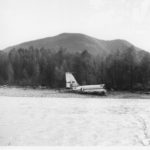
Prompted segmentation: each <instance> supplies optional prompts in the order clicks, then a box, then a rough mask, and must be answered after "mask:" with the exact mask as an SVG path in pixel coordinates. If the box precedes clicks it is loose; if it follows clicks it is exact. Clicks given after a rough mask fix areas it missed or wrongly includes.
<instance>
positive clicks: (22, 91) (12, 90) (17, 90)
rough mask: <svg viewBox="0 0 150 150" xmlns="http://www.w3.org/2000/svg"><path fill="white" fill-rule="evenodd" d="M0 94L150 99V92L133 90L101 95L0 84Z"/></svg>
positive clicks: (13, 95) (12, 95)
mask: <svg viewBox="0 0 150 150" xmlns="http://www.w3.org/2000/svg"><path fill="white" fill-rule="evenodd" d="M0 96H8V97H60V98H71V97H72V98H126V99H128V98H134V99H135V98H138V99H139V98H141V99H150V92H149V93H148V92H147V93H143V92H142V93H141V92H136V93H131V92H116V91H115V92H108V94H107V96H99V95H85V94H78V93H71V92H67V91H66V90H63V89H57V90H54V89H47V88H35V89H33V88H31V87H24V88H22V87H15V86H12V87H8V86H0Z"/></svg>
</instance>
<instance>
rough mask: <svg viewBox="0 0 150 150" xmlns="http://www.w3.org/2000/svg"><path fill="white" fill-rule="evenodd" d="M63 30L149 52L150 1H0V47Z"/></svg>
mask: <svg viewBox="0 0 150 150" xmlns="http://www.w3.org/2000/svg"><path fill="white" fill-rule="evenodd" d="M64 32H71V33H83V34H87V35H89V36H93V37H96V38H99V39H104V40H112V39H125V40H127V41H129V42H131V43H133V44H134V45H136V46H138V47H140V48H142V49H145V50H148V51H150V0H0V49H4V48H6V47H8V46H12V45H16V44H19V43H22V42H25V41H30V40H35V39H40V38H44V37H50V36H55V35H57V34H60V33H64Z"/></svg>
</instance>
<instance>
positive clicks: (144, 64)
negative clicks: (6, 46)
mask: <svg viewBox="0 0 150 150" xmlns="http://www.w3.org/2000/svg"><path fill="white" fill-rule="evenodd" d="M141 55H142V56H141V57H139V58H138V55H137V51H136V50H135V48H134V47H129V48H128V49H126V51H121V50H116V51H115V52H113V53H111V54H107V55H106V56H100V55H96V56H95V55H92V54H90V53H89V52H88V51H87V50H84V51H83V52H80V53H79V52H77V53H69V52H68V51H67V50H66V49H64V48H60V50H59V51H57V52H56V51H55V52H54V51H52V50H49V49H44V48H41V49H34V48H33V47H30V48H28V49H22V48H20V49H12V50H10V51H9V52H5V51H1V52H0V84H1V85H4V84H7V85H21V86H25V85H26V86H27V85H29V86H47V87H51V88H60V87H65V72H67V71H69V72H73V74H74V75H75V77H76V79H77V80H78V82H79V83H80V84H82V85H83V84H100V83H105V84H106V87H107V88H108V89H114V90H148V89H150V54H149V53H148V52H144V53H141Z"/></svg>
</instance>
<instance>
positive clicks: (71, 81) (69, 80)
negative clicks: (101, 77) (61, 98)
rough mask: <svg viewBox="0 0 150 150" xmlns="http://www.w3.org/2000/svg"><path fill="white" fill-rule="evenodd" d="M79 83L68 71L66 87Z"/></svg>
mask: <svg viewBox="0 0 150 150" xmlns="http://www.w3.org/2000/svg"><path fill="white" fill-rule="evenodd" d="M78 85H79V84H78V83H77V81H76V79H75V78H74V76H73V75H72V73H70V72H66V88H74V87H77V86H78Z"/></svg>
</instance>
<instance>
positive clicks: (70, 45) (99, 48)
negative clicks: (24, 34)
mask: <svg viewBox="0 0 150 150" xmlns="http://www.w3.org/2000/svg"><path fill="white" fill-rule="evenodd" d="M131 46H133V45H132V44H131V43H129V42H127V41H125V40H111V41H105V40H99V39H96V38H93V37H90V36H87V35H84V34H80V33H62V34H59V35H57V36H53V37H48V38H43V39H38V40H34V41H29V42H25V43H21V44H19V45H15V46H12V47H8V48H6V49H5V51H10V50H11V49H13V48H15V49H19V48H26V49H28V48H29V47H34V48H44V49H51V50H54V51H58V50H59V49H60V48H65V49H67V51H69V52H71V53H74V52H81V51H83V50H87V51H88V52H90V53H91V54H96V55H97V54H104V53H112V52H113V51H115V50H122V51H123V50H125V49H127V48H128V47H131ZM136 49H137V50H139V49H138V48H136Z"/></svg>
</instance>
